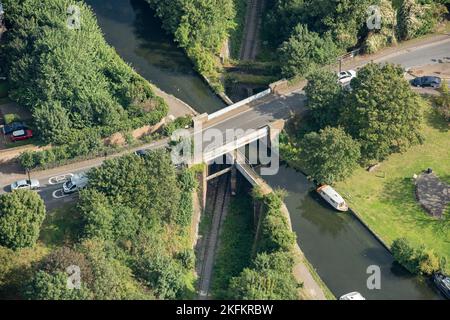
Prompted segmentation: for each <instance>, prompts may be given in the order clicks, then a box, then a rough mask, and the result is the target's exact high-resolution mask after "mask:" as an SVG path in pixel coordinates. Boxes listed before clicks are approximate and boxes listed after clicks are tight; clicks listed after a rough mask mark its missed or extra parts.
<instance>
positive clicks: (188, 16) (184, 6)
mask: <svg viewBox="0 0 450 320" xmlns="http://www.w3.org/2000/svg"><path fill="white" fill-rule="evenodd" d="M147 2H149V3H150V5H151V6H152V7H153V8H155V9H156V12H157V15H158V17H159V18H161V20H162V22H163V26H164V28H165V29H166V30H167V31H168V32H170V33H172V34H173V35H174V36H175V41H176V42H178V44H179V45H180V47H182V48H183V49H185V50H186V53H187V55H188V56H189V57H190V58H191V59H192V61H193V62H194V64H195V67H196V69H197V71H199V72H200V73H202V74H204V75H206V76H209V77H214V76H216V74H217V68H218V54H219V52H220V49H221V48H222V46H223V44H224V41H225V40H226V39H227V37H228V36H229V32H230V30H232V28H234V27H235V25H234V22H233V18H234V16H235V14H236V12H235V9H234V1H233V0H212V1H211V0H191V1H186V0H174V1H165V0H147Z"/></svg>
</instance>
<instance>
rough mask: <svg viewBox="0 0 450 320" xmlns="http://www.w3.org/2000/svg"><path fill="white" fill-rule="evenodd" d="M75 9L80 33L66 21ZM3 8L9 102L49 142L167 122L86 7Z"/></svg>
mask: <svg viewBox="0 0 450 320" xmlns="http://www.w3.org/2000/svg"><path fill="white" fill-rule="evenodd" d="M74 4H76V5H77V6H78V7H79V8H80V14H81V16H80V17H81V26H80V28H79V29H70V28H68V26H67V22H66V20H67V18H68V14H67V9H68V8H69V6H70V5H74ZM4 6H5V7H6V8H7V14H6V17H5V18H6V24H7V25H8V27H9V28H8V29H9V31H8V32H7V33H6V34H5V36H4V39H2V40H4V43H3V44H2V50H1V51H0V52H1V58H3V59H4V60H5V61H6V65H7V72H8V75H9V81H10V84H11V88H10V97H11V98H13V99H14V100H16V101H17V102H19V103H20V104H21V105H23V106H25V107H27V108H29V109H30V110H31V111H32V113H33V119H34V122H35V125H36V128H37V131H38V133H39V135H40V137H41V139H42V140H43V141H44V142H46V143H52V144H56V145H66V144H70V141H74V140H71V138H72V136H73V135H75V136H77V138H79V136H78V133H76V132H77V131H78V130H81V131H82V132H83V133H81V136H83V135H84V132H85V131H84V129H86V128H91V129H93V128H96V129H95V131H97V132H99V133H100V136H101V137H105V136H107V135H109V134H112V133H114V132H116V131H120V130H122V129H124V126H125V127H126V128H127V129H128V128H136V127H139V126H141V125H143V124H148V123H156V122H158V121H159V120H160V119H161V118H162V117H164V116H165V115H166V113H167V106H165V104H164V102H163V101H162V100H161V99H158V98H156V97H155V94H154V93H153V90H152V89H151V87H150V84H149V83H148V82H147V81H146V80H145V79H143V78H142V77H141V76H139V75H138V74H136V73H135V72H134V71H133V69H132V68H131V67H130V66H128V65H127V64H126V63H125V62H123V61H122V60H121V59H120V57H119V56H118V55H117V53H116V52H115V51H114V49H113V48H111V47H110V46H109V45H108V44H107V43H106V42H105V40H104V38H103V35H102V33H101V31H100V29H99V27H98V25H97V21H96V19H95V16H94V15H93V13H92V11H91V9H90V8H89V7H88V6H86V5H85V4H84V2H83V1H76V2H74V1H69V0H49V1H44V2H42V1H37V0H20V1H16V0H6V1H4ZM36 8H39V10H36ZM98 128H101V129H98ZM68 136H69V137H68ZM67 139H69V142H68V141H67ZM90 139H91V140H95V139H96V137H95V136H94V137H92V136H90ZM85 144H86V145H88V143H87V142H85ZM72 147H74V146H72ZM85 147H86V146H82V148H85ZM91 150H92V147H91ZM73 153H77V155H81V154H86V150H77V152H75V151H73Z"/></svg>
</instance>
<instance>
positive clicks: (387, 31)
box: [364, 0, 397, 53]
mask: <svg viewBox="0 0 450 320" xmlns="http://www.w3.org/2000/svg"><path fill="white" fill-rule="evenodd" d="M379 9H380V14H381V18H382V19H381V29H378V30H377V29H375V30H370V32H369V34H368V36H367V39H366V40H365V42H364V50H365V51H366V52H367V53H375V52H377V51H379V50H380V49H382V48H384V47H386V46H388V45H392V44H395V43H397V38H396V28H397V12H396V10H395V9H394V7H393V5H392V1H391V0H380V2H379Z"/></svg>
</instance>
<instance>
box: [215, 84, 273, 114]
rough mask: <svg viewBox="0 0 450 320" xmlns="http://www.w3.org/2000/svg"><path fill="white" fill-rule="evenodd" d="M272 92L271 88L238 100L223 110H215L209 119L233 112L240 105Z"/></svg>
mask: <svg viewBox="0 0 450 320" xmlns="http://www.w3.org/2000/svg"><path fill="white" fill-rule="evenodd" d="M270 93H272V90H271V89H267V90H264V91H263V92H260V93H258V94H255V95H254V96H251V97H248V98H247V99H244V100H242V101H239V102H237V103H235V104H232V105H231V106H228V107H226V108H223V109H221V110H219V111H217V112H214V113H213V114H210V115H208V121H210V120H212V119H214V118H217V117H220V116H222V115H224V114H225V113H228V112H231V111H233V110H236V109H238V108H240V107H242V106H244V105H246V104H248V103H250V102H253V101H255V100H258V99H261V98H263V97H265V96H267V95H269V94H270Z"/></svg>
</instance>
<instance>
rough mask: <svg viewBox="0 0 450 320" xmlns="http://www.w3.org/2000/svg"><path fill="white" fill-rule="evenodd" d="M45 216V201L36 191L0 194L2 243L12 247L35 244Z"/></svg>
mask: <svg viewBox="0 0 450 320" xmlns="http://www.w3.org/2000/svg"><path fill="white" fill-rule="evenodd" d="M44 218H45V205H44V201H43V200H42V198H41V197H40V196H39V195H38V194H37V193H36V192H34V191H29V190H17V191H14V192H12V193H7V194H2V195H0V245H2V246H5V247H8V248H11V249H19V248H25V247H32V246H34V244H35V243H36V241H37V239H38V237H39V232H40V229H41V225H42V222H43V221H44Z"/></svg>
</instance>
